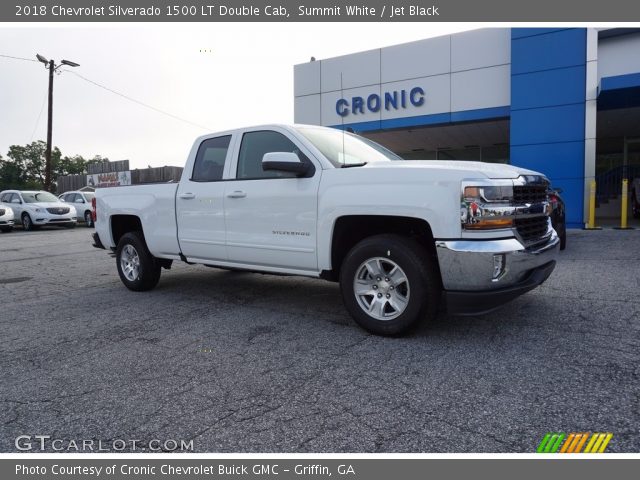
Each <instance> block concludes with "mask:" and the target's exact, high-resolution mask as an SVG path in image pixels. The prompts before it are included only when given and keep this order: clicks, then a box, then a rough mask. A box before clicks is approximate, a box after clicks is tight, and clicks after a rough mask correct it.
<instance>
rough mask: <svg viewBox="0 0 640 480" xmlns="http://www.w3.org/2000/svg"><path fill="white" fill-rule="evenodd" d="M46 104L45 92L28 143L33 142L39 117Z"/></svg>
mask: <svg viewBox="0 0 640 480" xmlns="http://www.w3.org/2000/svg"><path fill="white" fill-rule="evenodd" d="M45 103H47V93H46V92H45V94H44V98H43V99H42V106H41V107H40V113H39V114H38V118H37V119H36V124H35V125H34V126H33V132H31V138H30V139H29V143H31V142H32V141H33V137H34V135H35V134H36V130H37V129H38V125H40V117H42V111H43V110H44V105H45Z"/></svg>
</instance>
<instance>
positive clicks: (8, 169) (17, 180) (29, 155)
mask: <svg viewBox="0 0 640 480" xmlns="http://www.w3.org/2000/svg"><path fill="white" fill-rule="evenodd" d="M46 151H47V143H46V142H44V141H42V140H38V141H36V142H31V143H30V144H28V145H11V146H10V147H9V152H8V153H7V157H8V158H6V159H5V158H3V157H2V156H1V155H0V190H6V189H14V188H15V189H29V188H33V189H42V188H44V179H45V166H46V159H45V158H46V157H45V154H46ZM104 160H108V159H106V158H103V157H101V156H100V155H96V156H94V157H93V158H91V159H89V160H86V159H85V158H84V157H82V156H81V155H73V156H71V157H68V156H64V157H63V156H62V153H61V152H60V149H59V148H58V147H54V148H53V149H52V151H51V188H52V190H53V191H55V188H56V180H57V178H58V177H59V176H61V175H74V174H84V173H87V166H88V165H90V164H92V163H96V162H102V161H104Z"/></svg>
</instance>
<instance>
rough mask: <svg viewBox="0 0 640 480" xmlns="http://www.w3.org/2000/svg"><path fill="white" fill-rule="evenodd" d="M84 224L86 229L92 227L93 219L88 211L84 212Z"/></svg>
mask: <svg viewBox="0 0 640 480" xmlns="http://www.w3.org/2000/svg"><path fill="white" fill-rule="evenodd" d="M84 223H85V225H86V226H87V228H91V227H93V217H92V216H91V212H90V211H89V210H87V211H86V212H84Z"/></svg>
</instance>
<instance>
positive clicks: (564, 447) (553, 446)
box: [536, 432, 613, 453]
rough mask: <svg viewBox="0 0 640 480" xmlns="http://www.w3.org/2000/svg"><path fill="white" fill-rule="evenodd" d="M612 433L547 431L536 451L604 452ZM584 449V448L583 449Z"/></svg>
mask: <svg viewBox="0 0 640 480" xmlns="http://www.w3.org/2000/svg"><path fill="white" fill-rule="evenodd" d="M612 438H613V433H590V432H586V433H584V432H583V433H569V434H568V435H567V434H565V433H559V432H558V433H556V432H549V433H547V434H546V435H545V436H544V438H543V439H542V441H541V442H540V445H538V449H537V450H536V452H537V453H604V451H605V449H606V448H607V445H609V442H610V441H611V439H612ZM583 449H584V450H583Z"/></svg>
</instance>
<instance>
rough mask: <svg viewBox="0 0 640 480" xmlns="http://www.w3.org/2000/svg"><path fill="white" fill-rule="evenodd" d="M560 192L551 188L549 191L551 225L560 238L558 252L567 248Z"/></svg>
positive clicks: (565, 226)
mask: <svg viewBox="0 0 640 480" xmlns="http://www.w3.org/2000/svg"><path fill="white" fill-rule="evenodd" d="M561 192H562V190H560V189H559V188H551V189H550V190H549V201H550V202H551V208H552V211H551V225H553V229H554V230H555V231H556V233H557V234H558V236H559V237H560V250H564V249H565V248H567V224H566V222H565V208H564V200H562V197H561V196H560V193H561Z"/></svg>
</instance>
